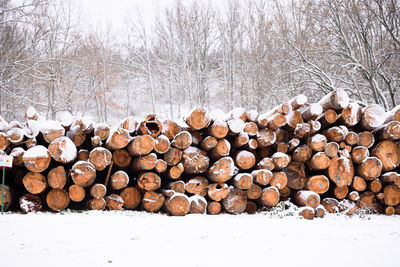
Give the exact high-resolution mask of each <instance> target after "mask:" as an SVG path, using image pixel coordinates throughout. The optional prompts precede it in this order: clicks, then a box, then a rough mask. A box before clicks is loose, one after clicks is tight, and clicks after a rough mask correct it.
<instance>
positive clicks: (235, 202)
mask: <svg viewBox="0 0 400 267" xmlns="http://www.w3.org/2000/svg"><path fill="white" fill-rule="evenodd" d="M222 204H223V207H224V209H225V210H226V211H227V212H229V213H231V214H240V213H243V212H244V211H245V209H246V204H247V195H246V191H244V190H241V189H237V188H235V187H233V186H230V187H229V192H228V195H227V197H226V198H225V199H224V200H223V202H222Z"/></svg>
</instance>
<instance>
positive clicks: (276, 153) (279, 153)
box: [271, 152, 289, 161]
mask: <svg viewBox="0 0 400 267" xmlns="http://www.w3.org/2000/svg"><path fill="white" fill-rule="evenodd" d="M271 158H272V159H276V158H286V159H287V160H288V161H289V156H288V155H287V154H285V153H282V152H275V153H274V154H273V155H272V156H271Z"/></svg>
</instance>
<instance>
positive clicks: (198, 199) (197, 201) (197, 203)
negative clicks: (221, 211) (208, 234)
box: [189, 195, 207, 212]
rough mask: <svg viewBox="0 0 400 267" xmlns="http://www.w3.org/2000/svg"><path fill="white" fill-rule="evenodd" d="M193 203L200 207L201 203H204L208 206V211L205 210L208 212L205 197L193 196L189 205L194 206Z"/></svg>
mask: <svg viewBox="0 0 400 267" xmlns="http://www.w3.org/2000/svg"><path fill="white" fill-rule="evenodd" d="M192 202H194V203H196V205H200V202H201V203H204V204H205V206H206V209H205V210H204V212H206V211H207V200H206V199H205V198H204V197H202V196H199V195H193V196H191V197H189V203H190V204H192Z"/></svg>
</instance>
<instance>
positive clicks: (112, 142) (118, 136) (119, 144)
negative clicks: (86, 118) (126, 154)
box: [106, 128, 130, 201]
mask: <svg viewBox="0 0 400 267" xmlns="http://www.w3.org/2000/svg"><path fill="white" fill-rule="evenodd" d="M129 141H130V135H129V132H128V130H126V129H123V128H115V129H111V130H110V135H109V136H108V138H107V140H106V147H107V148H108V149H110V150H117V149H121V148H124V147H126V146H127V145H128V144H129ZM106 201H107V200H106Z"/></svg>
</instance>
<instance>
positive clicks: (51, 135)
mask: <svg viewBox="0 0 400 267" xmlns="http://www.w3.org/2000/svg"><path fill="white" fill-rule="evenodd" d="M40 132H41V133H42V136H43V139H44V140H45V141H46V142H47V143H49V144H50V143H51V142H53V141H54V140H55V139H57V138H59V137H61V136H63V135H64V134H65V129H64V127H63V126H62V125H61V123H60V122H58V121H46V122H44V123H41V124H40ZM10 141H11V140H10ZM11 142H12V141H11Z"/></svg>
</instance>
